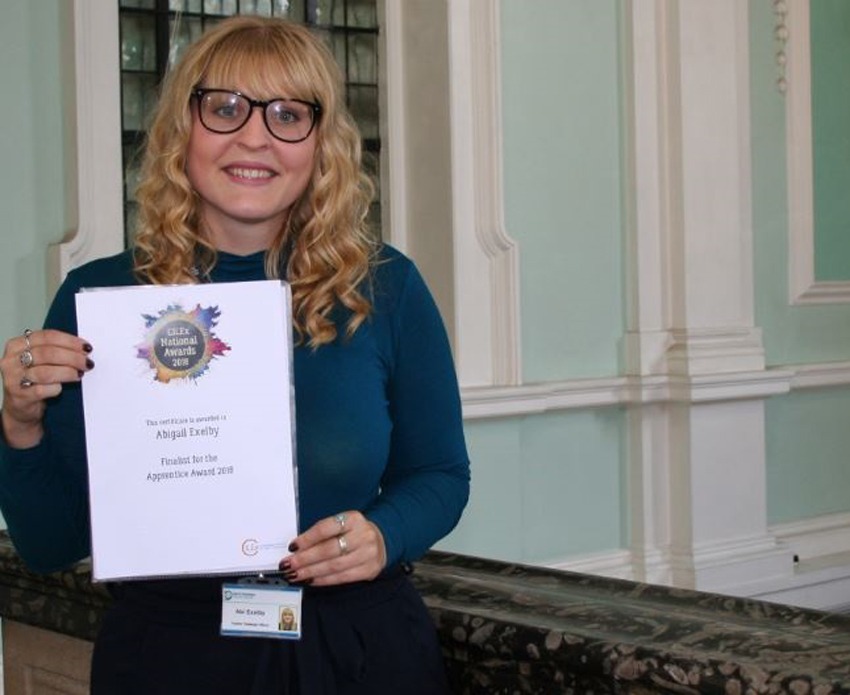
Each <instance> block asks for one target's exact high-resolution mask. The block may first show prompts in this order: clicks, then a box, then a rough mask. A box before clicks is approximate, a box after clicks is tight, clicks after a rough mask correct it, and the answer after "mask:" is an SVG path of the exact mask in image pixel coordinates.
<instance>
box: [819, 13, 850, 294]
mask: <svg viewBox="0 0 850 695" xmlns="http://www.w3.org/2000/svg"><path fill="white" fill-rule="evenodd" d="M811 46H812V133H813V143H812V145H813V150H814V153H813V165H814V181H815V185H814V207H815V278H817V279H818V280H838V281H845V282H846V281H850V80H848V79H847V76H848V75H850V2H847V0H817V2H812V3H811Z"/></svg>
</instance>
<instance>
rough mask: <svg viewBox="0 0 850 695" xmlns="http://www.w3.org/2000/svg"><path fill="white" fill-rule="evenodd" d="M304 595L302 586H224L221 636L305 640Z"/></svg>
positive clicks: (263, 583) (246, 583) (262, 584)
mask: <svg viewBox="0 0 850 695" xmlns="http://www.w3.org/2000/svg"><path fill="white" fill-rule="evenodd" d="M302 594H303V590H302V589H301V588H300V587H297V586H290V585H289V584H284V583H275V582H274V581H270V582H262V583H260V582H245V583H240V584H224V585H222V587H221V634H222V635H224V636H225V637H270V638H273V639H301V597H302Z"/></svg>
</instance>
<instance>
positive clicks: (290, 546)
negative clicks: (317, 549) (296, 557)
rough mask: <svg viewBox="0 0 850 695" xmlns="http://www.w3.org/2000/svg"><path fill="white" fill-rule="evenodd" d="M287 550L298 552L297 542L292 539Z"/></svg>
mask: <svg viewBox="0 0 850 695" xmlns="http://www.w3.org/2000/svg"><path fill="white" fill-rule="evenodd" d="M289 552H290V553H297V552H298V543H296V542H295V541H292V543H290V544H289Z"/></svg>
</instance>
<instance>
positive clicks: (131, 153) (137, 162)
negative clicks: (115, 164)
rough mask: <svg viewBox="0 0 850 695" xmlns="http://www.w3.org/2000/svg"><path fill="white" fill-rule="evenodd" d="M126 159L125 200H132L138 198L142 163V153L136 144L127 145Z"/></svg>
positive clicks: (125, 149) (125, 148) (125, 150)
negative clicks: (137, 189) (137, 191)
mask: <svg viewBox="0 0 850 695" xmlns="http://www.w3.org/2000/svg"><path fill="white" fill-rule="evenodd" d="M124 161H125V162H127V170H126V171H125V172H124V200H127V201H131V200H135V199H136V188H137V187H138V185H139V173H140V167H141V164H142V162H141V154H140V152H139V150H138V147H137V146H136V145H125V147H124Z"/></svg>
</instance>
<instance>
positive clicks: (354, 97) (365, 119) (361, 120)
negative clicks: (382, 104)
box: [348, 87, 378, 139]
mask: <svg viewBox="0 0 850 695" xmlns="http://www.w3.org/2000/svg"><path fill="white" fill-rule="evenodd" d="M348 107H349V109H351V115H352V116H354V120H356V121H357V125H358V126H360V134H361V135H362V136H363V137H364V138H365V139H377V138H378V88H377V87H350V88H349V90H348Z"/></svg>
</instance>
